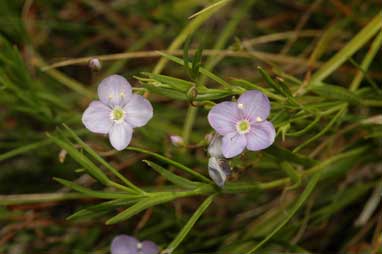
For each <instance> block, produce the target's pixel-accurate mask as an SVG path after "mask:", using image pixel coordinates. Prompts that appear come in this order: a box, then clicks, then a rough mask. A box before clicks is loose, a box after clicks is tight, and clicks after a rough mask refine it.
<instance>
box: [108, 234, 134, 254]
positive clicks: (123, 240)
mask: <svg viewBox="0 0 382 254" xmlns="http://www.w3.org/2000/svg"><path fill="white" fill-rule="evenodd" d="M111 254H138V240H137V239H135V238H134V237H131V236H128V235H119V236H116V237H114V239H113V241H112V242H111Z"/></svg>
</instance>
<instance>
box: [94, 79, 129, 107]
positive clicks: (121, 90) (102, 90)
mask: <svg viewBox="0 0 382 254" xmlns="http://www.w3.org/2000/svg"><path fill="white" fill-rule="evenodd" d="M131 90H132V89H131V85H130V83H129V82H128V81H127V80H126V79H125V78H124V77H122V76H120V75H111V76H109V77H107V78H105V79H104V80H102V81H101V83H100V84H99V86H98V97H99V99H100V100H101V101H102V102H103V103H105V104H107V105H109V106H112V107H113V106H116V105H119V106H124V105H125V103H126V102H127V101H128V99H129V98H130V96H131Z"/></svg>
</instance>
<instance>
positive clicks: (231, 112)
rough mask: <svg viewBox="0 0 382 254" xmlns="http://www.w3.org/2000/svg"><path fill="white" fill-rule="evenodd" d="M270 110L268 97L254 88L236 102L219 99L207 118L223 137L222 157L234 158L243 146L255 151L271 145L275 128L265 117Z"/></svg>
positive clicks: (241, 150) (242, 149)
mask: <svg viewBox="0 0 382 254" xmlns="http://www.w3.org/2000/svg"><path fill="white" fill-rule="evenodd" d="M270 110H271V105H270V102H269V100H268V97H267V96H265V95H264V94H263V93H261V92H259V91H256V90H251V91H247V92H245V93H243V94H242V95H241V96H240V97H239V99H238V100H237V102H230V101H225V102H221V103H218V104H217V105H215V106H214V107H213V108H212V109H211V111H210V112H209V114H208V121H209V123H210V125H211V126H212V128H214V129H215V130H216V132H217V133H219V134H220V135H222V136H223V139H222V153H223V156H224V157H225V158H232V157H235V156H237V155H239V154H240V153H242V152H243V151H244V149H245V148H247V149H248V150H250V151H258V150H262V149H265V148H267V147H269V146H270V145H272V144H273V142H274V140H275V136H276V132H275V128H274V127H273V125H272V123H271V122H269V121H267V120H266V119H267V117H268V116H269V113H270Z"/></svg>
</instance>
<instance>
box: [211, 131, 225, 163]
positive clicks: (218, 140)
mask: <svg viewBox="0 0 382 254" xmlns="http://www.w3.org/2000/svg"><path fill="white" fill-rule="evenodd" d="M222 139H223V136H221V135H219V134H217V133H215V135H214V136H213V138H212V140H211V142H210V144H209V145H208V154H209V155H210V156H212V157H216V158H221V157H223V152H222Z"/></svg>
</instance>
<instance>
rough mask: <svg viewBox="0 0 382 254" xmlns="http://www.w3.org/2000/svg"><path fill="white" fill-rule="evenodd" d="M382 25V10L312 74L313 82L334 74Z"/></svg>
mask: <svg viewBox="0 0 382 254" xmlns="http://www.w3.org/2000/svg"><path fill="white" fill-rule="evenodd" d="M381 27H382V22H381V12H378V14H377V15H376V16H375V17H374V18H373V19H372V20H371V21H370V22H369V24H367V26H365V27H364V28H363V29H362V30H361V31H360V32H359V33H358V34H357V35H356V36H354V37H353V39H352V40H351V41H350V42H349V43H348V44H346V46H345V47H344V48H342V49H341V50H340V51H339V52H338V53H337V54H335V55H334V56H333V57H332V58H330V59H329V61H326V63H325V64H324V65H322V66H321V67H320V69H318V71H317V72H316V73H314V75H313V76H312V79H311V80H310V82H311V83H312V84H314V83H319V82H321V81H323V80H324V79H325V78H327V77H328V76H329V75H330V74H332V73H333V72H334V71H335V70H336V69H337V68H338V67H339V66H340V65H341V64H342V63H344V62H345V61H346V60H347V59H348V58H349V57H350V56H352V55H353V54H354V53H355V52H356V51H357V50H358V49H360V48H361V47H362V46H364V45H365V44H366V42H368V41H369V39H370V38H371V37H373V36H374V35H375V34H376V33H377V32H378V31H379V30H380V29H381Z"/></svg>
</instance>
